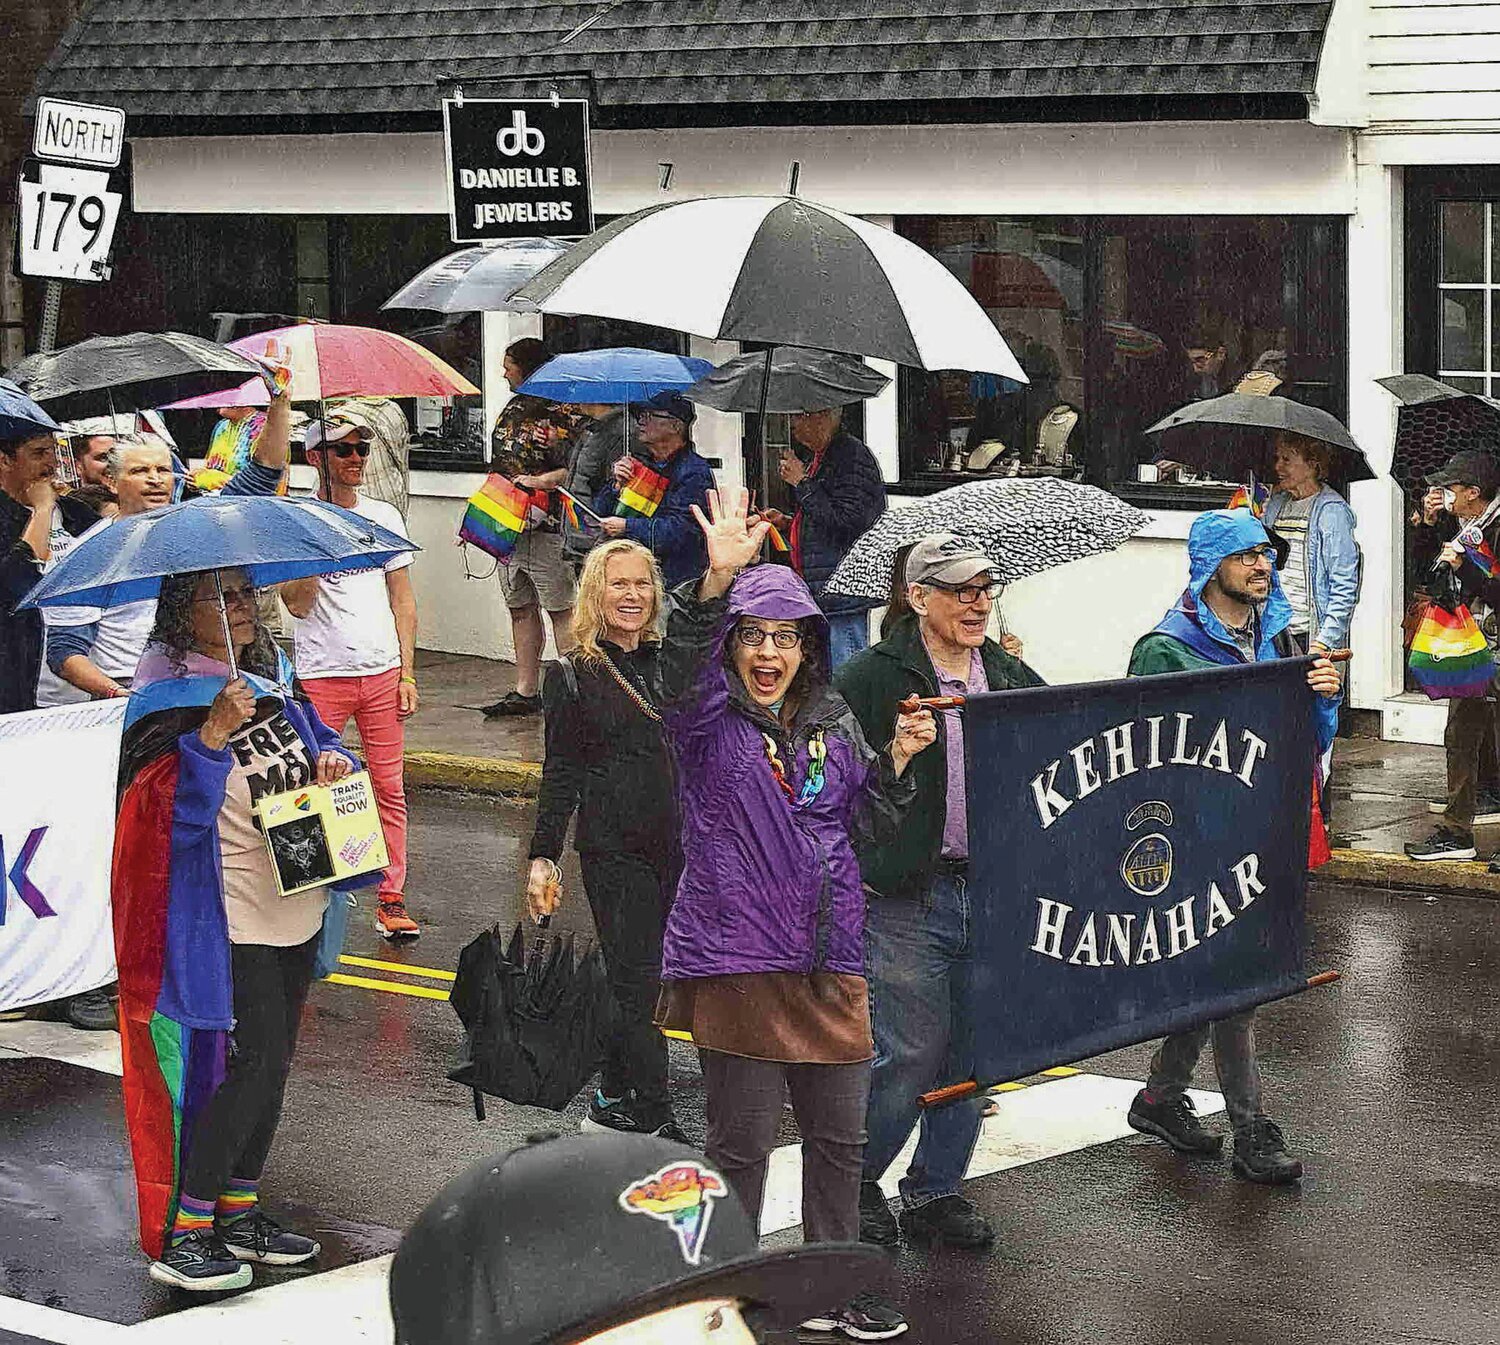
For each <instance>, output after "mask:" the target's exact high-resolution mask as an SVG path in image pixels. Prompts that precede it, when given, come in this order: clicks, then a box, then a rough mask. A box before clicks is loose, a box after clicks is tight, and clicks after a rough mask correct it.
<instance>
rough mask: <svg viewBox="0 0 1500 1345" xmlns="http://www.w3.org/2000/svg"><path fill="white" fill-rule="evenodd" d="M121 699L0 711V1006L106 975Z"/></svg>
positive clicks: (71, 990)
mask: <svg viewBox="0 0 1500 1345" xmlns="http://www.w3.org/2000/svg"><path fill="white" fill-rule="evenodd" d="M124 720H125V701H124V700H123V699H119V700H109V701H92V702H89V703H86V704H83V705H65V706H59V707H58V708H57V709H53V710H33V711H31V712H30V713H27V714H17V715H4V716H0V1010H4V1009H18V1008H23V1007H25V1006H27V1005H31V1004H42V1003H45V1002H47V1001H49V1000H54V999H63V998H65V997H67V996H68V995H75V994H78V993H79V992H80V991H83V990H93V989H96V988H97V987H99V986H101V985H107V984H108V983H109V982H110V981H112V980H114V978H115V940H114V931H113V929H112V928H111V923H110V906H109V866H110V857H111V854H112V852H113V850H114V842H115V779H116V776H117V774H118V772H119V763H120V728H121V725H122V724H123V723H124Z"/></svg>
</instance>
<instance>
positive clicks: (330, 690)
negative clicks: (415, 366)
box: [281, 416, 421, 939]
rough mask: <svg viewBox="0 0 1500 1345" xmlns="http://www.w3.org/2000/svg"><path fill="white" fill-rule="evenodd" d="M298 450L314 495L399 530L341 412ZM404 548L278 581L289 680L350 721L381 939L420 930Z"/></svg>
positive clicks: (364, 448)
mask: <svg viewBox="0 0 1500 1345" xmlns="http://www.w3.org/2000/svg"><path fill="white" fill-rule="evenodd" d="M305 446H306V449H307V460H308V462H309V463H311V464H312V465H313V466H314V467H316V468H317V470H318V480H319V483H320V484H319V488H318V494H319V495H320V497H321V498H323V499H325V500H328V501H330V502H331V503H333V504H336V505H338V506H339V507H340V508H341V509H350V510H352V511H353V512H354V513H356V514H361V515H363V516H364V517H365V518H368V519H370V520H371V522H374V523H378V524H379V525H380V526H381V527H382V528H385V529H387V530H388V531H390V532H393V533H395V534H396V535H397V536H399V537H405V536H406V527H405V524H404V523H403V522H402V520H401V515H400V514H399V513H398V512H397V511H396V508H395V506H394V505H389V504H386V503H385V501H383V500H373V499H368V498H366V497H365V496H362V495H361V494H360V490H359V487H360V484H361V482H363V480H364V475H365V464H366V462H367V461H368V458H369V453H370V432H369V431H368V430H367V429H365V428H364V426H362V425H359V424H356V423H355V422H353V421H350V420H344V419H340V418H338V417H337V416H333V417H330V418H329V419H328V420H327V421H326V422H323V421H313V422H312V423H311V424H310V425H309V426H308V427H307V435H306V439H305ZM410 564H411V555H410V553H403V554H402V555H399V556H397V557H395V558H394V559H393V560H391V561H389V562H387V564H386V566H385V569H384V571H381V570H379V569H375V570H341V571H338V572H337V573H334V574H325V575H322V576H320V577H319V578H315V579H299V580H296V581H294V582H292V583H289V584H283V585H282V587H281V599H282V601H283V602H284V603H286V607H287V610H288V611H289V612H290V613H291V614H292V617H293V620H294V627H293V638H294V640H295V653H294V664H295V667H296V670H297V680H298V682H300V683H301V685H302V688H303V690H304V692H305V693H306V695H307V698H308V700H310V701H311V702H312V703H313V706H314V708H315V709H316V710H317V712H318V716H319V718H321V719H322V721H323V722H324V723H325V724H327V725H328V727H329V728H331V729H333V731H334V732H335V733H339V734H342V733H343V731H344V728H345V726H346V725H347V724H348V723H349V720H350V719H351V718H352V719H353V720H354V723H355V725H356V727H358V729H359V738H360V744H361V746H362V747H363V748H364V755H365V763H366V765H367V766H368V768H369V771H370V783H371V785H372V786H373V787H374V791H375V806H376V808H377V809H378V810H379V813H380V825H381V829H382V830H383V831H384V833H385V845H386V850H387V851H388V852H389V854H390V861H391V862H390V867H389V868H387V869H386V871H385V873H384V875H383V876H382V878H381V882H380V893H379V904H378V906H377V908H376V913H375V928H376V929H377V930H378V931H379V932H380V933H381V934H382V935H383V936H384V937H385V938H387V939H414V938H416V937H417V936H418V935H419V934H420V933H421V930H420V928H419V927H418V925H417V922H416V921H415V920H413V919H412V918H411V916H410V915H409V914H408V913H407V910H406V897H405V887H406V783H405V779H404V774H403V772H404V754H405V736H406V735H405V727H404V725H405V721H406V720H407V719H408V718H409V717H410V716H411V715H412V714H414V713H415V712H416V709H417V677H416V665H415V658H416V638H417V599H416V595H415V594H414V593H413V591H412V585H411V576H410V575H409V574H408V573H407V567H408V566H409V565H410Z"/></svg>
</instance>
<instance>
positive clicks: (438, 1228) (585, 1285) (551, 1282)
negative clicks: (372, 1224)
mask: <svg viewBox="0 0 1500 1345" xmlns="http://www.w3.org/2000/svg"><path fill="white" fill-rule="evenodd" d="M889 1274H890V1262H889V1260H888V1259H887V1257H886V1256H885V1254H884V1253H882V1252H881V1251H880V1250H879V1249H878V1248H875V1247H866V1246H861V1245H860V1244H859V1243H838V1242H824V1243H812V1244H809V1245H805V1246H800V1247H789V1248H786V1249H784V1250H780V1251H772V1252H766V1253H762V1252H761V1251H760V1247H759V1239H758V1238H757V1236H756V1230H755V1228H754V1227H753V1226H752V1224H751V1222H750V1217H749V1215H747V1214H746V1213H745V1209H744V1207H743V1206H742V1205H741V1204H740V1202H739V1201H738V1200H737V1199H736V1198H735V1196H734V1194H733V1192H731V1191H730V1189H729V1183H728V1181H727V1180H726V1179H725V1178H724V1176H723V1175H722V1174H721V1173H719V1172H718V1171H717V1170H715V1169H714V1168H713V1166H712V1165H711V1164H709V1162H708V1161H707V1160H706V1159H705V1158H704V1156H703V1155H702V1154H701V1153H699V1152H697V1151H696V1150H694V1149H690V1148H688V1147H687V1146H686V1145H683V1144H676V1143H674V1142H672V1141H671V1140H665V1139H661V1138H659V1137H657V1136H654V1135H625V1134H618V1133H614V1134H592V1133H591V1134H584V1135H577V1134H575V1135H568V1136H561V1135H558V1134H556V1133H552V1132H549V1133H546V1134H541V1135H534V1136H532V1137H531V1138H530V1139H528V1140H527V1142H526V1143H525V1144H523V1145H522V1146H521V1147H520V1148H518V1149H513V1150H512V1151H511V1152H510V1153H507V1154H500V1155H497V1156H495V1157H492V1158H486V1159H482V1160H480V1161H479V1162H477V1163H474V1164H473V1165H471V1166H470V1167H468V1168H467V1169H465V1170H464V1171H463V1172H461V1173H460V1174H459V1175H458V1176H457V1177H455V1178H454V1179H453V1180H452V1181H451V1182H449V1183H448V1185H447V1186H445V1187H444V1188H443V1189H442V1190H441V1191H439V1192H438V1194H437V1195H436V1196H435V1197H434V1198H433V1200H432V1201H431V1203H430V1204H429V1205H428V1206H427V1208H426V1209H424V1210H423V1211H422V1212H421V1214H419V1215H418V1216H417V1218H416V1222H415V1223H413V1224H412V1226H411V1228H410V1229H409V1230H408V1231H407V1234H406V1236H405V1237H404V1238H403V1239H402V1240H401V1246H400V1248H399V1249H398V1250H397V1252H396V1257H395V1260H394V1262H393V1263H392V1265H391V1280H390V1295H391V1314H392V1316H393V1317H394V1318H395V1322H396V1345H475V1342H479V1341H482V1342H484V1343H485V1345H574V1343H575V1342H578V1341H582V1340H586V1339H587V1338H588V1337H590V1336H593V1335H597V1334H598V1333H600V1332H602V1331H608V1330H610V1329H611V1328H613V1327H616V1326H620V1325H623V1324H624V1323H626V1322H632V1321H636V1320H638V1319H639V1318H642V1317H648V1316H650V1315H652V1314H653V1313H657V1312H663V1311H665V1310H666V1309H668V1308H673V1307H677V1306H679V1305H680V1304H684V1303H694V1302H698V1301H700V1300H703V1299H712V1298H732V1299H739V1300H740V1301H741V1302H742V1303H744V1304H745V1305H747V1306H746V1315H747V1316H748V1317H752V1318H753V1320H755V1322H756V1323H757V1325H762V1326H766V1327H771V1328H776V1327H790V1326H795V1325H796V1324H797V1323H798V1322H802V1321H805V1320H806V1319H807V1318H808V1317H812V1316H815V1315H817V1314H819V1313H823V1312H827V1311H829V1310H830V1308H831V1307H832V1306H834V1305H836V1304H839V1303H843V1302H847V1301H848V1300H849V1299H850V1298H852V1297H853V1296H854V1295H855V1294H857V1293H859V1292H861V1291H862V1290H865V1289H869V1288H874V1287H877V1286H878V1285H880V1284H881V1283H882V1282H884V1281H885V1280H886V1279H887V1278H888V1276H889Z"/></svg>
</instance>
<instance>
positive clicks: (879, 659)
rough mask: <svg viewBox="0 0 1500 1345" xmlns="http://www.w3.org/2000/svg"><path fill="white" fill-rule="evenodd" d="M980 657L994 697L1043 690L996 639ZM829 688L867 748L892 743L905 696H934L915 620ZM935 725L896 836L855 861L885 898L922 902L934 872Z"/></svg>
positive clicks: (942, 768)
mask: <svg viewBox="0 0 1500 1345" xmlns="http://www.w3.org/2000/svg"><path fill="white" fill-rule="evenodd" d="M981 657H982V658H983V660H984V675H985V677H986V679H987V680H988V681H989V685H990V690H991V691H1005V690H1009V689H1011V688H1014V687H1034V686H1042V685H1043V683H1042V679H1041V678H1040V677H1038V676H1037V675H1036V673H1034V672H1033V671H1032V670H1031V669H1030V668H1028V667H1027V666H1026V665H1025V664H1024V663H1022V662H1021V660H1020V659H1017V658H1012V657H1011V656H1010V655H1009V654H1007V653H1006V652H1005V651H1004V650H1003V649H1001V648H1000V646H999V645H998V644H996V643H995V642H994V641H993V640H986V641H985V642H984V647H983V649H982V651H981ZM834 687H835V688H836V689H837V690H838V692H839V693H840V694H841V695H842V696H843V697H844V699H845V700H846V701H847V702H848V704H849V708H850V709H851V710H853V711H854V714H855V717H856V718H857V719H858V720H859V723H860V727H861V728H862V729H863V730H864V733H865V737H866V738H867V739H868V740H869V742H870V743H871V745H872V746H877V747H884V746H885V745H886V744H887V743H889V742H890V740H891V735H892V732H893V731H894V729H895V727H896V715H897V713H898V711H897V709H896V707H897V704H898V703H899V702H900V701H902V700H904V699H905V698H906V697H907V696H936V695H937V694H938V683H937V674H936V673H935V672H934V671H933V667H932V659H931V658H930V657H929V656H928V653H927V646H926V645H924V644H923V643H922V636H921V634H920V632H919V631H918V629H917V619H916V617H915V616H913V615H908V616H905V617H903V618H902V619H901V620H900V621H899V622H897V624H896V627H895V629H894V630H893V631H891V633H890V635H889V636H888V637H887V638H886V639H884V640H882V641H881V642H880V643H879V644H877V645H873V646H871V647H870V648H869V649H866V650H865V651H864V652H863V653H861V654H858V655H856V656H855V657H854V658H852V659H850V660H849V662H848V663H846V664H844V666H843V667H842V668H841V669H839V672H838V675H837V676H836V677H835V678H834ZM937 721H938V740H937V742H935V743H934V744H933V745H932V746H931V747H929V748H928V749H927V750H926V751H925V752H922V753H920V754H919V755H918V756H916V757H914V758H913V759H912V763H911V765H910V766H908V767H907V769H908V770H909V771H911V772H912V773H913V775H914V776H915V780H916V788H917V795H916V799H915V800H914V801H913V802H912V805H911V808H910V810H909V811H908V812H907V814H906V820H905V822H904V823H903V824H902V826H901V830H900V832H899V834H898V836H897V837H896V839H895V840H893V841H890V842H888V843H887V844H885V845H883V846H880V847H879V848H875V849H870V850H866V851H865V852H863V853H862V854H861V855H860V874H861V876H862V877H863V878H864V881H865V885H866V886H867V887H869V888H871V889H873V890H874V891H875V892H876V893H877V894H878V895H880V896H882V897H904V898H906V899H908V900H911V901H920V900H921V899H922V898H924V897H925V896H926V894H927V890H928V889H929V888H930V887H931V886H932V879H933V875H934V874H935V873H936V872H937V866H938V857H939V855H940V854H941V852H942V848H943V824H944V822H945V821H946V817H947V801H948V759H947V755H946V752H947V749H946V746H945V743H944V734H943V716H942V715H938V717H937ZM971 815H972V813H971Z"/></svg>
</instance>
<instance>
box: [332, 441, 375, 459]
mask: <svg viewBox="0 0 1500 1345" xmlns="http://www.w3.org/2000/svg"><path fill="white" fill-rule="evenodd" d="M331 447H332V449H333V456H334V457H336V458H352V457H354V456H355V455H356V454H357V455H358V456H359V457H361V458H368V457H369V456H370V446H369V444H367V443H365V442H364V441H363V440H361V441H360V442H359V443H355V444H333V445H331Z"/></svg>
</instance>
